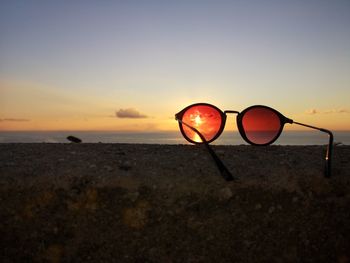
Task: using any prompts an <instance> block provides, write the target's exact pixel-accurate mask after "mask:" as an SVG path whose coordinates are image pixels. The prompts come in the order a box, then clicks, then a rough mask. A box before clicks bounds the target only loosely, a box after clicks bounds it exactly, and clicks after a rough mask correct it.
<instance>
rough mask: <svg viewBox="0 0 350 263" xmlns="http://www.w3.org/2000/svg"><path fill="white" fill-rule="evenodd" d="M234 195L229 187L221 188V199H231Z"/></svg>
mask: <svg viewBox="0 0 350 263" xmlns="http://www.w3.org/2000/svg"><path fill="white" fill-rule="evenodd" d="M232 196H233V193H232V191H231V189H230V188H229V187H225V188H223V189H221V190H220V193H219V197H220V199H221V200H229V199H231V198H232Z"/></svg>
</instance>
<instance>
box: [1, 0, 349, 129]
mask: <svg viewBox="0 0 350 263" xmlns="http://www.w3.org/2000/svg"><path fill="white" fill-rule="evenodd" d="M0 7H1V8H0V36H1V40H0V120H5V119H27V120H28V121H27V122H23V121H20V122H18V123H16V122H15V121H11V122H6V121H1V122H0V129H60V128H62V129H66V128H69V127H73V128H75V129H94V130H95V129H102V130H103V129H109V130H110V129H115V130H124V129H126V130H144V129H151V130H152V129H154V130H158V129H176V123H175V122H174V121H173V119H171V117H172V116H173V115H174V113H175V112H177V111H179V110H181V109H182V108H184V107H185V106H187V105H188V104H191V103H195V102H209V103H213V104H215V105H217V106H218V107H219V108H222V109H235V110H243V109H244V108H245V107H248V106H250V105H253V104H265V105H269V106H272V107H275V108H276V109H277V110H279V111H281V112H282V113H283V114H285V115H287V116H289V117H291V118H294V119H295V120H300V121H304V122H309V123H311V124H312V123H314V124H317V125H323V126H328V127H329V128H332V129H348V130H349V129H350V118H349V114H348V111H349V110H350V105H349V99H350V96H349V95H350V89H349V86H350V48H349V47H350V2H349V1H340V0H336V1H277V0H276V1H274V0H267V1H30V0H29V1H2V2H1V4H0ZM120 109H122V110H123V109H133V110H137V111H140V114H141V115H146V116H150V118H145V119H142V120H137V121H135V119H118V118H112V117H113V116H114V117H115V112H116V111H118V110H120ZM310 113H313V114H310Z"/></svg>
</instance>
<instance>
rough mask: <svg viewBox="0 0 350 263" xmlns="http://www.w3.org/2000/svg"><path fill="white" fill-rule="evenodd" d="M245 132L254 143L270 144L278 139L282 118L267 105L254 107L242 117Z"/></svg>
mask: <svg viewBox="0 0 350 263" xmlns="http://www.w3.org/2000/svg"><path fill="white" fill-rule="evenodd" d="M242 125H243V129H244V133H245V135H246V136H247V138H248V140H249V141H250V142H252V143H254V144H269V143H271V142H272V141H274V140H275V139H276V137H277V136H278V134H279V132H280V129H281V120H280V118H279V116H278V115H277V114H276V112H274V111H272V110H271V109H269V108H265V107H254V108H251V109H250V110H248V111H247V112H245V114H244V116H243V118H242Z"/></svg>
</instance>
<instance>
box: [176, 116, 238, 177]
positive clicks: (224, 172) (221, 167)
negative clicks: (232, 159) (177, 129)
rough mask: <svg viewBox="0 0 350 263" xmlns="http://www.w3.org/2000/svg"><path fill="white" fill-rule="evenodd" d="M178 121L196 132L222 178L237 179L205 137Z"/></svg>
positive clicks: (193, 129) (194, 129)
mask: <svg viewBox="0 0 350 263" xmlns="http://www.w3.org/2000/svg"><path fill="white" fill-rule="evenodd" d="M177 121H179V122H180V123H182V124H183V125H185V126H187V127H188V128H190V129H191V130H192V131H194V132H195V133H197V134H198V136H199V137H200V138H201V140H202V142H203V143H204V145H205V148H207V150H208V152H209V153H210V155H211V157H212V158H213V160H214V162H215V164H216V166H217V167H218V169H219V171H220V173H221V175H222V177H224V179H225V180H226V181H232V180H234V179H235V178H234V177H233V176H232V174H231V173H230V171H229V170H228V169H227V168H226V166H225V165H224V163H223V162H222V161H221V160H220V158H219V157H218V156H217V155H216V153H215V152H214V151H213V149H212V148H211V147H210V145H209V143H208V142H207V140H206V139H205V138H204V136H203V135H202V134H201V133H200V132H199V131H198V130H197V129H196V128H193V127H192V126H190V125H188V124H187V123H185V122H183V121H181V120H179V119H177Z"/></svg>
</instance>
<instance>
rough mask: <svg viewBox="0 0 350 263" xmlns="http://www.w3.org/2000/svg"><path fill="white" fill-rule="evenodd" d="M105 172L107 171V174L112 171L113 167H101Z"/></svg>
mask: <svg viewBox="0 0 350 263" xmlns="http://www.w3.org/2000/svg"><path fill="white" fill-rule="evenodd" d="M103 168H104V169H105V170H107V172H112V171H113V167H112V166H109V165H105V166H104V167H103Z"/></svg>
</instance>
